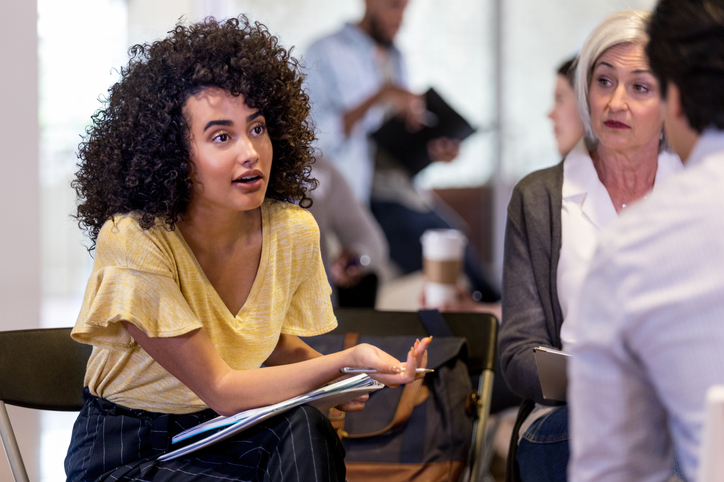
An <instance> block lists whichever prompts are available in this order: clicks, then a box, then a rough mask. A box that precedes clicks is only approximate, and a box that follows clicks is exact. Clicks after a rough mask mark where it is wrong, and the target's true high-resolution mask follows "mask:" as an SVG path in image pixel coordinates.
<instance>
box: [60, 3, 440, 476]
mask: <svg viewBox="0 0 724 482" xmlns="http://www.w3.org/2000/svg"><path fill="white" fill-rule="evenodd" d="M131 53H132V58H131V61H130V63H129V65H128V66H127V67H126V68H124V69H122V70H121V79H120V80H119V82H118V83H117V84H115V85H114V86H112V87H111V89H110V93H109V97H108V102H107V104H106V106H105V108H104V109H103V110H101V111H99V112H98V113H97V114H96V115H95V116H94V117H93V119H92V120H93V123H92V125H91V127H90V128H89V129H88V137H87V139H86V140H85V141H84V142H83V144H81V147H80V154H79V157H80V159H81V161H80V164H79V170H78V173H77V177H76V179H75V181H74V182H73V185H74V187H75V188H76V191H77V193H78V198H79V200H78V201H79V202H78V212H77V218H78V220H79V222H80V225H81V226H82V227H83V228H85V229H86V230H87V232H88V233H89V235H90V238H91V241H92V242H93V243H94V248H95V265H94V268H93V273H92V275H91V277H90V279H89V281H88V287H87V289H86V293H85V298H84V300H83V306H82V308H81V312H80V315H79V316H78V321H77V322H76V325H75V328H74V330H73V333H72V336H73V338H74V339H76V340H77V341H80V342H82V343H88V344H91V345H93V353H92V355H91V357H90V360H89V362H88V367H87V371H86V376H85V384H86V389H85V393H84V399H85V404H84V406H83V409H82V410H81V412H80V414H79V416H78V419H77V421H76V424H75V426H74V428H73V435H72V439H71V444H70V448H69V450H68V456H67V458H66V462H65V467H66V473H67V476H68V480H72V481H81V480H134V481H140V480H149V481H150V480H153V481H165V480H173V481H183V480H214V481H218V480H279V481H282V480H283V481H288V480H299V481H306V480H344V479H345V468H344V461H343V450H342V449H341V447H340V444H339V439H338V438H337V436H336V434H335V432H334V430H333V429H332V427H331V425H330V424H329V421H328V420H327V419H326V417H324V416H323V415H322V414H321V413H320V412H319V411H318V410H316V409H313V408H310V407H301V408H297V409H295V410H292V411H289V412H286V413H284V414H281V415H278V416H276V417H272V418H270V419H268V420H266V421H264V422H262V423H261V424H260V425H257V426H256V427H252V428H251V429H249V430H247V431H245V432H242V433H241V434H239V435H238V436H236V437H232V438H231V439H228V440H226V441H224V442H220V443H218V444H215V445H214V446H212V447H209V448H207V449H205V450H203V451H199V452H197V453H195V454H193V455H192V456H188V457H180V458H178V459H174V460H170V461H163V462H159V461H158V460H156V458H157V457H158V455H160V454H162V453H164V452H166V451H167V450H169V449H170V448H171V438H172V436H173V435H175V434H177V433H179V432H180V431H183V430H184V429H185V428H189V427H191V426H194V425H196V424H198V423H199V422H203V421H205V420H209V419H211V418H213V417H215V416H216V415H217V414H223V415H229V414H233V413H235V412H239V411H241V410H245V409H248V408H253V407H258V406H262V405H268V404H273V403H276V402H280V401H282V400H284V399H287V398H290V397H293V396H296V395H299V394H301V393H304V392H306V391H309V390H311V389H313V388H315V387H318V386H320V385H323V384H325V383H327V382H329V381H331V380H334V379H335V378H337V377H339V372H340V369H341V368H342V367H344V366H348V365H352V366H363V367H373V368H375V369H377V370H378V374H376V375H373V376H374V377H376V378H378V379H379V380H380V381H382V382H383V383H388V384H395V385H397V384H400V383H405V382H408V381H411V380H412V379H413V378H414V376H415V375H414V372H415V371H414V369H415V368H416V366H417V365H418V364H419V363H422V362H423V361H424V356H425V350H426V347H427V344H428V343H429V341H430V340H429V339H424V340H422V341H420V342H416V343H415V345H414V347H413V348H411V350H410V352H409V353H408V356H407V360H406V363H407V365H406V368H407V371H406V372H403V371H402V366H401V365H402V364H401V363H400V362H399V361H398V360H396V359H395V358H393V357H391V356H390V355H388V354H386V353H384V352H382V351H381V350H378V349H376V348H375V347H372V346H370V345H360V346H359V347H355V348H353V349H350V350H345V351H343V352H339V353H334V354H331V355H327V356H321V355H320V354H319V353H317V352H316V351H314V350H313V349H311V348H310V347H309V346H308V345H307V344H305V343H304V342H303V341H302V340H301V339H300V338H299V336H310V335H315V334H319V333H324V332H326V331H329V330H330V329H332V328H333V327H334V326H336V319H335V317H334V313H333V312H332V309H331V303H330V297H329V295H330V288H329V284H328V283H327V279H326V276H325V274H324V269H323V266H322V260H321V256H320V249H319V231H318V229H317V225H316V224H315V222H314V220H313V218H312V215H311V214H309V212H307V211H306V210H304V209H302V208H300V207H299V206H296V205H294V204H293V201H298V202H299V203H300V204H301V205H307V204H309V197H308V195H307V187H308V186H309V185H310V184H311V185H313V184H314V180H313V179H310V164H311V163H312V160H313V158H312V155H311V154H312V146H311V142H312V140H313V138H314V135H313V133H312V131H311V130H310V127H309V124H308V122H307V116H308V114H309V102H308V98H307V96H306V94H304V92H303V90H302V78H301V74H300V72H299V69H298V66H297V63H296V61H295V60H294V59H293V58H291V57H290V56H289V52H288V51H286V50H285V49H284V48H282V47H281V46H280V45H279V43H278V40H277V38H276V37H274V36H272V35H271V34H270V33H269V32H268V31H267V30H266V28H265V27H264V26H262V25H260V24H251V23H250V22H249V21H248V20H247V19H246V18H245V17H243V16H242V17H240V18H239V19H230V20H227V21H225V22H221V23H219V22H216V21H215V20H213V19H208V20H207V21H205V22H203V23H200V24H194V25H190V26H184V25H179V26H177V27H176V28H175V29H174V30H173V31H171V32H170V34H169V36H168V37H167V38H165V39H163V40H159V41H157V42H154V43H153V44H150V45H149V44H146V45H137V46H135V47H133V48H132V49H131ZM262 366H263V368H262ZM363 404H364V399H358V400H353V401H351V402H348V403H347V404H345V405H344V406H343V407H342V408H343V409H346V410H355V409H361V408H362V406H363ZM295 439H296V443H295Z"/></svg>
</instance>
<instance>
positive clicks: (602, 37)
mask: <svg viewBox="0 0 724 482" xmlns="http://www.w3.org/2000/svg"><path fill="white" fill-rule="evenodd" d="M650 17H651V13H649V12H646V11H644V10H621V11H619V12H614V13H612V14H611V15H609V16H608V17H606V18H605V19H603V21H602V22H601V23H599V24H598V25H597V26H596V28H595V29H593V32H591V34H590V35H589V36H588V38H587V39H586V41H585V43H584V44H583V48H582V49H581V52H580V53H579V54H578V60H577V62H576V74H575V78H574V86H573V87H574V89H575V92H576V101H577V103H578V112H579V113H580V114H581V120H582V121H583V127H584V128H585V129H586V136H587V137H588V138H589V140H590V141H592V142H593V143H596V142H597V141H598V140H597V139H596V136H594V135H593V131H592V130H591V109H590V105H589V96H588V89H589V87H590V85H591V78H592V76H593V67H594V65H595V64H596V61H597V60H598V59H599V58H600V57H601V55H603V53H604V52H605V51H606V50H608V49H610V48H611V47H615V46H617V45H621V44H637V45H641V46H642V47H645V46H646V43H647V42H648V40H649V36H648V34H647V33H646V27H647V25H648V22H649V18H650Z"/></svg>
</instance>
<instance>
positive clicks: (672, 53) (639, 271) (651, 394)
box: [568, 0, 724, 482]
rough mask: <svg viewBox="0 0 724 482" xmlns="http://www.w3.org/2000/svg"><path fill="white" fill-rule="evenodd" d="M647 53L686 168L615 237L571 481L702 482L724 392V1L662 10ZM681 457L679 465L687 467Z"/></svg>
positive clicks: (575, 380) (596, 283)
mask: <svg viewBox="0 0 724 482" xmlns="http://www.w3.org/2000/svg"><path fill="white" fill-rule="evenodd" d="M648 32H649V36H650V43H649V45H648V47H647V54H648V57H649V60H650V65H651V69H652V71H653V72H654V74H655V75H656V77H657V78H658V79H659V85H658V86H655V85H653V86H649V87H647V88H653V89H659V91H660V92H661V95H662V97H663V98H664V99H666V102H665V109H666V111H665V121H664V128H665V130H666V136H667V139H668V141H669V143H670V145H671V146H672V147H673V149H674V150H675V151H676V152H677V153H678V154H679V156H680V157H681V159H682V160H683V161H684V162H685V165H686V170H685V171H684V172H683V173H680V174H678V175H677V176H675V177H673V178H672V179H670V180H669V181H668V182H667V183H665V184H664V185H662V186H661V189H659V190H656V191H655V192H654V193H652V194H651V195H649V197H648V199H646V200H644V201H642V202H641V203H639V204H638V205H636V206H634V207H632V208H630V211H629V212H626V213H625V214H623V215H622V216H621V218H620V219H619V220H618V221H617V222H616V223H615V224H612V225H611V227H610V229H609V230H608V231H607V232H606V233H605V234H604V235H603V236H602V238H601V240H600V244H599V247H598V250H597V252H596V255H595V257H594V259H593V261H592V263H591V266H590V271H589V275H588V278H587V279H586V281H585V283H584V285H583V288H582V291H581V298H580V300H579V304H578V309H577V310H576V317H577V318H578V323H577V333H576V339H577V343H576V344H575V345H574V346H573V347H571V349H570V352H571V354H572V355H573V358H572V359H571V362H570V371H569V374H570V385H569V394H568V399H569V407H570V411H571V429H572V430H571V464H570V466H569V475H570V479H571V480H573V481H576V482H580V481H597V482H599V481H609V480H611V481H613V480H616V481H619V480H636V481H642V482H646V481H662V480H666V478H667V477H668V476H669V475H670V474H671V473H672V470H673V469H674V465H675V463H674V459H675V458H676V460H677V461H678V466H679V470H680V471H681V472H682V473H683V476H684V478H685V479H686V480H696V474H697V467H698V464H699V459H698V455H699V445H700V443H701V439H702V422H703V418H704V406H705V394H706V391H707V389H708V387H709V386H711V385H714V384H724V350H723V349H722V347H723V346H724V270H723V269H722V267H723V266H724V0H661V1H660V2H659V5H658V6H657V8H656V11H655V13H654V14H653V17H652V19H651V23H650V25H649V29H648ZM675 456H676V457H675Z"/></svg>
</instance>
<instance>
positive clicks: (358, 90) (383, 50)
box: [305, 0, 499, 301]
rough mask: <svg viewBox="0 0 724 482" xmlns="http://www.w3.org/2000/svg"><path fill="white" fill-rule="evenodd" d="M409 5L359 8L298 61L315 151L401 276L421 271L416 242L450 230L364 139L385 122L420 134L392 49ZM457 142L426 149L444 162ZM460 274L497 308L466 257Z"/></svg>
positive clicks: (385, 2)
mask: <svg viewBox="0 0 724 482" xmlns="http://www.w3.org/2000/svg"><path fill="white" fill-rule="evenodd" d="M408 3H409V0H365V13H364V16H363V18H362V20H360V21H359V22H358V23H356V24H354V23H348V24H346V25H344V27H343V28H342V30H340V31H339V32H337V33H334V34H332V35H330V36H328V37H324V38H322V39H320V40H318V41H317V42H315V43H314V44H312V46H311V47H310V48H309V50H308V51H307V53H306V55H305V63H306V65H307V68H308V69H309V72H308V79H307V80H308V85H309V95H310V99H311V102H312V116H313V117H314V121H315V123H316V125H317V130H318V137H319V147H320V148H321V150H322V151H323V153H324V154H325V156H326V157H327V158H329V159H331V160H332V162H334V163H335V165H336V167H337V168H338V170H339V171H340V172H341V173H342V175H344V177H345V178H346V179H347V181H348V182H349V184H350V186H351V187H352V190H353V192H354V193H355V196H356V197H357V199H359V200H360V201H361V202H364V203H365V204H368V205H369V206H370V208H371V210H372V212H373V214H374V215H375V217H376V218H377V220H378V222H379V223H380V225H381V226H382V229H383V231H384V232H385V236H386V237H387V240H388V242H389V245H390V257H391V258H392V259H393V260H394V261H395V263H396V264H397V265H398V266H399V267H400V268H401V270H402V271H403V272H404V273H410V272H413V271H417V270H420V269H422V247H421V244H420V236H421V235H422V233H423V232H424V231H425V230H427V229H434V228H449V227H451V223H450V221H449V220H448V219H446V217H445V216H442V215H441V214H440V213H439V212H436V211H435V210H434V209H433V207H432V204H431V202H430V201H429V200H427V199H425V198H424V197H423V196H421V195H420V194H419V193H418V192H417V190H416V189H415V186H414V184H413V180H412V178H411V176H410V174H409V173H408V172H407V171H406V170H405V169H404V168H403V167H402V166H401V165H400V164H399V163H398V162H397V161H396V160H395V159H394V158H392V157H391V156H389V155H388V154H386V153H385V152H384V151H381V150H378V149H377V146H376V145H375V143H374V141H373V140H372V139H371V138H370V137H369V136H370V134H372V133H373V132H375V131H376V130H377V129H378V128H379V127H380V126H381V125H382V123H383V122H384V120H386V119H387V118H389V117H391V116H397V117H399V118H401V119H403V120H404V121H405V124H406V125H407V127H408V128H409V129H411V130H415V129H419V128H420V127H421V124H422V120H423V118H424V113H425V102H424V99H423V97H421V96H420V95H417V94H414V93H412V92H410V91H409V90H408V88H407V85H408V84H407V73H406V71H405V66H404V60H403V55H402V53H401V52H400V50H399V49H398V48H397V47H396V46H395V45H394V40H395V37H396V36H397V33H398V31H399V29H400V26H401V24H402V19H403V16H404V13H405V9H406V8H407V5H408ZM459 150H460V143H459V142H458V141H454V140H450V139H445V138H440V139H436V140H434V141H432V142H430V144H429V145H428V153H429V154H430V158H431V159H433V160H435V161H442V162H449V161H452V160H453V159H454V158H455V157H457V155H458V153H459ZM465 273H466V275H467V276H468V278H469V279H470V281H471V283H472V285H473V289H474V290H475V291H478V292H479V296H478V297H479V298H480V299H482V300H483V301H496V300H497V299H498V298H499V294H498V293H497V291H496V290H495V289H494V288H493V287H492V286H491V284H490V283H489V282H488V281H487V279H486V276H485V275H484V274H483V270H482V267H481V264H480V262H479V261H478V260H477V259H476V256H475V255H474V253H473V250H472V249H470V248H468V252H467V253H466V262H465Z"/></svg>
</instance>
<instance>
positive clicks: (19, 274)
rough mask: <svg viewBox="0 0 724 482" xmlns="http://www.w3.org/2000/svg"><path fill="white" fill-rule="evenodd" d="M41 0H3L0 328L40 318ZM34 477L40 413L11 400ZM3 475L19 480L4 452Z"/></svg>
mask: <svg viewBox="0 0 724 482" xmlns="http://www.w3.org/2000/svg"><path fill="white" fill-rule="evenodd" d="M36 12H37V9H36V3H35V1H34V0H24V1H21V2H1V3H0V45H1V46H2V47H3V48H2V49H0V65H2V75H0V106H2V108H0V146H2V151H0V152H1V154H0V172H2V187H1V188H0V330H10V329H18V328H32V327H37V326H39V324H40V321H39V317H40V221H39V220H40V200H39V199H40V190H39V187H38V62H37V59H38V37H37V30H36V24H37V13H36ZM8 411H9V412H10V418H11V420H13V422H14V423H15V426H16V429H17V428H21V430H16V431H17V432H18V433H17V437H18V439H19V443H20V450H21V452H23V453H24V454H27V456H26V461H25V462H26V465H27V466H28V472H29V476H30V478H31V480H38V477H37V474H38V468H37V457H36V452H35V451H34V450H31V449H33V448H34V446H35V445H36V443H37V442H36V439H37V431H38V419H37V415H36V414H33V413H31V412H28V411H26V410H22V409H13V407H9V409H8ZM0 480H12V479H11V476H10V470H9V468H8V466H7V460H6V459H5V458H4V457H3V458H2V459H1V460H0Z"/></svg>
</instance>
